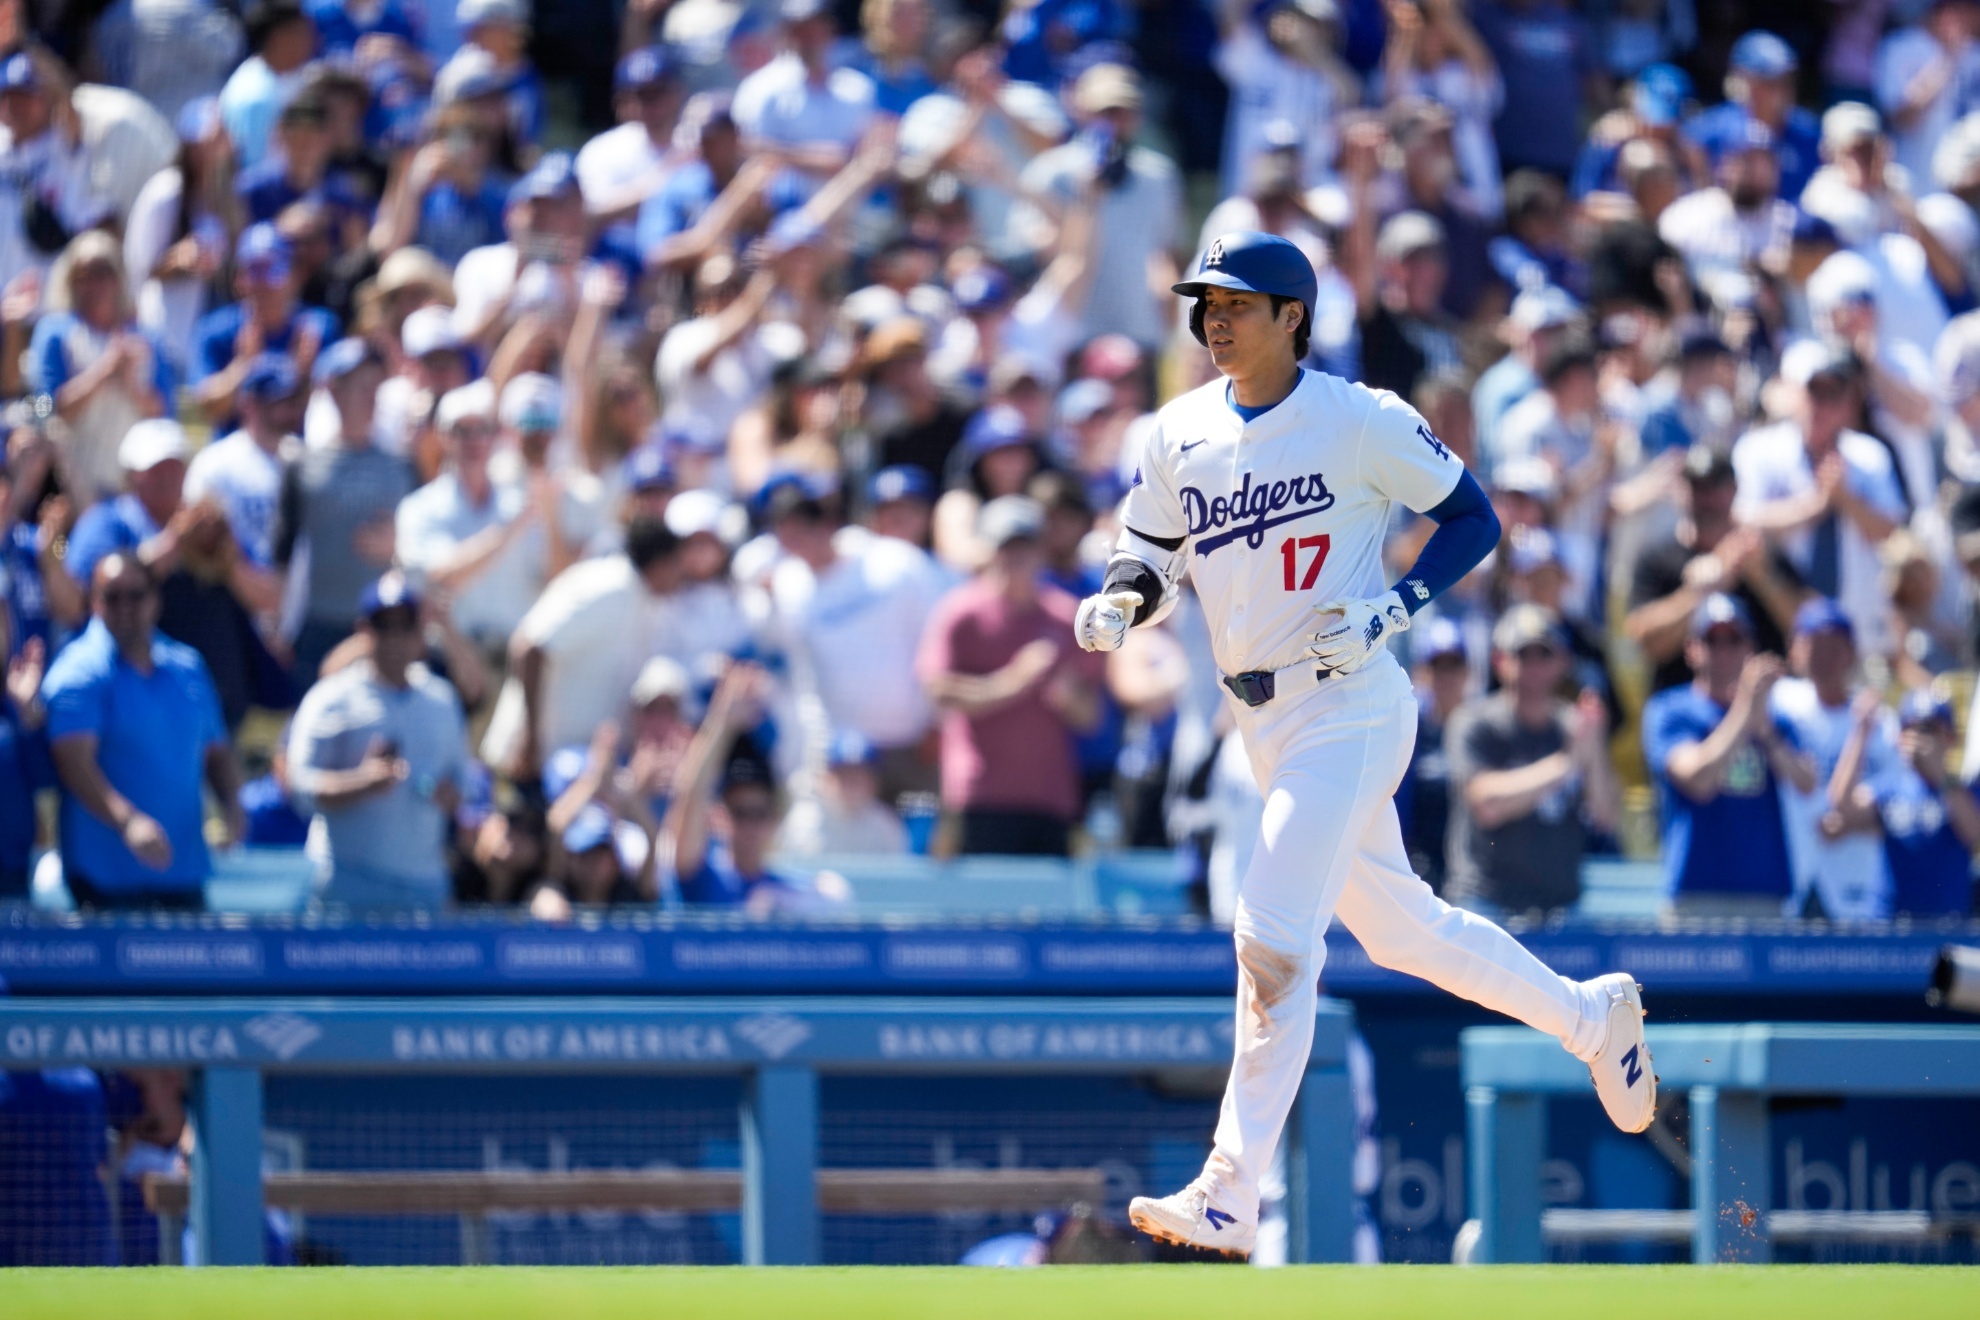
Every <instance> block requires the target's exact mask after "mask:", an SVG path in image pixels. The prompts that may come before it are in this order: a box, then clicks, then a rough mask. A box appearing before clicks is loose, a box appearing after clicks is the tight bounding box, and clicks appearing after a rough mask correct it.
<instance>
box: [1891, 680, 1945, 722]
mask: <svg viewBox="0 0 1980 1320" xmlns="http://www.w3.org/2000/svg"><path fill="white" fill-rule="evenodd" d="M1917 724H1943V725H1945V726H1946V727H1947V728H1951V727H1952V725H1953V708H1952V702H1950V701H1948V700H1946V699H1945V697H1943V696H1942V695H1940V694H1939V693H1938V692H1936V691H1934V690H1933V689H1931V688H1913V689H1912V690H1911V691H1909V692H1907V693H1905V694H1904V700H1903V701H1901V702H1899V703H1898V725H1899V726H1900V727H1901V728H1906V729H1908V728H1911V727H1912V726H1913V725H1917Z"/></svg>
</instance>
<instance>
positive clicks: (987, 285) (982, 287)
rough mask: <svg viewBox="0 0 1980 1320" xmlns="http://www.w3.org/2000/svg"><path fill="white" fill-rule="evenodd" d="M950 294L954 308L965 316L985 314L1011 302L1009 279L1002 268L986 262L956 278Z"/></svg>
mask: <svg viewBox="0 0 1980 1320" xmlns="http://www.w3.org/2000/svg"><path fill="white" fill-rule="evenodd" d="M950 293H951V294H953V295H954V297H955V300H956V308H957V309H958V310H959V311H961V312H963V313H964V314H965V315H968V314H972V313H976V312H986V311H989V310H990V309H991V308H993V307H1002V306H1003V305H1004V304H1005V303H1007V302H1009V301H1010V300H1011V277H1010V276H1008V275H1006V274H1005V273H1004V270H1003V267H1001V266H995V265H992V264H990V263H989V262H987V261H986V262H984V263H983V264H982V265H980V266H972V267H970V268H969V269H968V270H966V271H964V272H963V273H962V274H960V275H958V276H956V282H955V286H954V287H953V288H952V289H951V290H950Z"/></svg>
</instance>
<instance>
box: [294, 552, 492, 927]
mask: <svg viewBox="0 0 1980 1320" xmlns="http://www.w3.org/2000/svg"><path fill="white" fill-rule="evenodd" d="M357 617H358V628H359V631H360V632H361V633H362V634H363V635H364V636H366V637H368V638H369V639H370V641H371V650H370V655H369V656H368V657H366V658H364V659H361V660H358V661H355V662H354V663H352V664H349V665H346V666H345V667H344V668H342V669H340V670H338V671H337V672H336V673H334V674H330V675H328V676H327V677H325V678H324V679H323V680H322V681H321V682H319V683H318V684H317V685H316V686H315V687H312V688H311V689H310V690H309V692H308V693H307V694H306V695H305V696H304V697H303V701H302V705H301V706H300V707H299V708H298V709H297V711H296V718H295V721H294V723H293V724H292V725H291V727H290V730H289V748H288V772H289V785H290V791H291V792H292V793H293V794H294V795H295V796H296V798H297V799H298V801H299V802H301V803H303V804H306V805H307V806H308V807H309V808H310V809H311V810H312V811H313V812H314V813H315V815H316V817H317V819H318V820H319V821H320V822H321V827H320V834H319V835H318V836H317V837H318V838H320V839H321V844H320V847H321V852H319V853H317V854H316V862H317V888H316V896H317V899H318V901H320V902H323V903H330V904H336V905H340V906H345V907H350V908H353V909H357V910H365V909H378V910H388V911H419V910H429V911H430V910H433V909H437V908H440V907H442V906H445V904H446V902H447V899H448V889H447V859H446V842H447V835H448V832H449V830H450V829H451V827H452V821H453V814H454V809H455V808H456V807H457V806H459V805H460V800H461V781H462V774H463V768H464V763H465V761H466V759H467V729H466V725H465V723H464V721H463V718H462V715H461V703H460V699H459V698H458V697H457V696H455V694H454V690H453V688H451V687H450V686H448V685H447V683H446V682H444V681H443V680H441V679H439V678H436V677H435V676H434V675H433V674H432V673H431V672H430V671H428V670H427V669H426V667H425V666H424V665H423V664H420V663H419V662H420V660H421V658H422V657H423V656H424V654H425V650H426V643H425V640H424V637H423V634H422V620H421V616H420V599H419V597H418V596H417V595H416V594H414V592H413V590H412V588H411V587H409V586H408V585H407V584H406V581H405V579H404V578H403V577H402V576H400V575H399V574H397V573H388V574H386V575H385V576H384V577H382V578H379V579H378V580H377V581H375V582H373V583H371V584H370V585H369V586H368V587H366V588H365V590H364V594H363V596H362V598H361V599H360V600H359V602H358V608H357Z"/></svg>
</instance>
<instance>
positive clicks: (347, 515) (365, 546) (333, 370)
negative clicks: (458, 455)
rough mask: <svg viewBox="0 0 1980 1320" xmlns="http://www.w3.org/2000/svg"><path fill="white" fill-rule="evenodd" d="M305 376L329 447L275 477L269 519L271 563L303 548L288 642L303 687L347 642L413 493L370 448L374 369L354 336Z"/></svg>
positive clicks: (408, 474)
mask: <svg viewBox="0 0 1980 1320" xmlns="http://www.w3.org/2000/svg"><path fill="white" fill-rule="evenodd" d="M312 379H313V380H314V381H315V384H316V386H317V388H318V389H319V390H321V391H322V392H323V393H325V394H326V395H328V396H329V398H330V400H331V401H332V402H333V403H334V404H335V405H336V411H337V416H338V418H339V430H338V434H337V436H336V438H335V440H334V441H333V442H332V443H330V444H328V445H323V446H320V447H319V446H310V447H308V448H307V449H305V451H304V453H303V456H302V458H301V459H299V460H298V461H297V462H295V463H293V464H291V465H290V466H289V468H288V469H287V470H286V471H285V473H284V475H283V482H282V494H281V501H280V505H279V507H278V511H277V514H276V520H275V562H276V564H277V565H278V566H279V567H281V568H282V569H283V570H284V571H288V569H289V566H290V565H291V564H293V563H295V562H296V560H297V557H298V555H299V553H300V550H299V547H302V546H305V545H306V546H307V547H308V553H307V564H308V571H307V574H306V582H305V586H304V588H303V590H304V593H305V594H304V604H303V607H302V611H301V613H302V626H301V628H300V629H299V630H298V632H297V633H296V639H295V656H296V658H295V676H296V682H297V683H298V684H300V685H302V686H305V687H307V686H309V685H311V684H313V683H314V682H315V681H316V672H317V668H318V667H319V666H320V665H321V664H322V663H323V657H324V656H326V655H328V654H329V653H330V648H331V647H333V646H335V645H336V644H337V643H338V642H341V641H343V640H344V638H346V637H348V636H350V635H351V630H352V627H353V625H354V624H355V623H356V621H357V613H358V601H359V599H360V597H362V596H363V594H364V591H365V588H366V586H368V585H369V584H370V583H372V582H374V581H376V580H377V578H378V574H379V573H380V571H381V570H383V569H386V568H389V567H390V566H391V563H392V557H393V554H394V553H395V549H396V543H397V537H396V534H395V532H394V526H393V518H394V514H395V513H396V511H397V509H398V507H399V501H400V500H403V499H404V498H405V497H406V496H407V495H408V494H410V493H411V491H412V486H413V482H412V469H411V468H410V467H409V466H408V465H407V463H406V462H405V460H404V459H400V458H394V457H392V456H391V455H390V454H387V453H384V452H383V451H381V450H380V449H378V448H377V447H376V446H375V445H373V444H372V442H371V420H372V411H373V405H374V402H375V399H376V397H377V394H378V385H379V382H380V381H381V380H383V379H384V369H383V363H382V362H381V361H380V359H379V357H378V353H377V351H376V350H375V349H373V348H372V347H371V345H370V344H369V343H368V342H367V341H365V340H362V339H345V340H340V341H339V342H337V343H335V344H333V345H331V346H330V347H329V348H327V349H325V350H324V352H323V355H322V356H321V357H320V358H318V359H317V363H316V369H315V372H314V373H313V377H312Z"/></svg>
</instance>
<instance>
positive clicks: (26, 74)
mask: <svg viewBox="0 0 1980 1320" xmlns="http://www.w3.org/2000/svg"><path fill="white" fill-rule="evenodd" d="M39 86H41V73H40V71H39V70H38V69H36V68H35V67H34V57H33V56H31V55H29V54H28V53H27V52H26V51H24V50H17V51H15V52H14V53H13V54H12V55H9V56H8V57H7V58H6V59H5V60H4V61H0V92H24V91H28V90H30V89H32V88H36V87H39Z"/></svg>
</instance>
